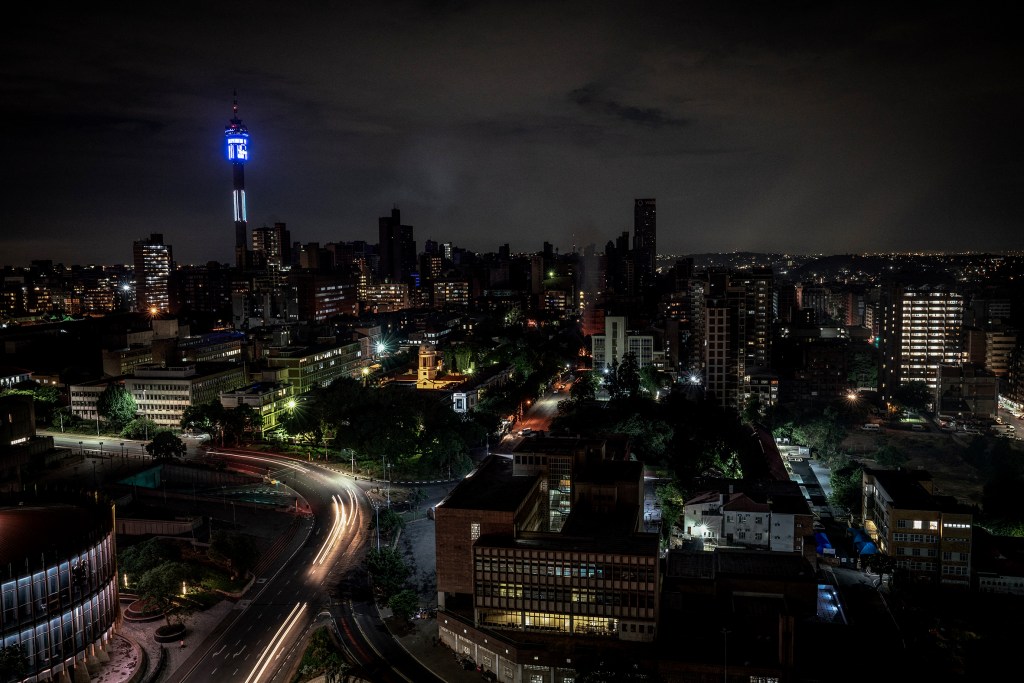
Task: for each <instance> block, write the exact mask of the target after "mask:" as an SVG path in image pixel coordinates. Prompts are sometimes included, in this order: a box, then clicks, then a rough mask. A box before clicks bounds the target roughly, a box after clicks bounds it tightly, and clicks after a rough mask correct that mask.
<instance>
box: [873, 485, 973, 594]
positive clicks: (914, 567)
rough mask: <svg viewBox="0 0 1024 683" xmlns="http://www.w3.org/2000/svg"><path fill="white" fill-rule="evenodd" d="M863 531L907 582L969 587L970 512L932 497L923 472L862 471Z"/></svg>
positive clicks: (950, 500) (950, 499)
mask: <svg viewBox="0 0 1024 683" xmlns="http://www.w3.org/2000/svg"><path fill="white" fill-rule="evenodd" d="M862 482H863V494H864V497H863V501H864V502H863V509H862V516H863V519H864V529H865V531H866V532H867V533H868V535H869V536H870V537H871V540H872V541H874V543H875V545H876V546H877V547H878V549H879V550H880V551H881V552H883V553H885V554H886V555H889V556H891V557H892V558H894V559H895V561H896V566H897V567H898V568H900V569H904V570H906V571H907V572H908V575H909V578H910V580H911V582H923V583H932V584H942V585H947V586H955V587H959V588H968V587H970V585H971V563H972V558H971V538H972V529H973V525H974V517H973V512H972V508H971V507H970V506H968V505H964V504H961V503H959V502H957V500H956V499H955V498H953V497H952V496H938V495H935V489H934V486H933V484H932V479H931V475H930V474H929V473H928V472H927V471H925V470H903V469H900V470H875V469H871V468H864V474H863V479H862Z"/></svg>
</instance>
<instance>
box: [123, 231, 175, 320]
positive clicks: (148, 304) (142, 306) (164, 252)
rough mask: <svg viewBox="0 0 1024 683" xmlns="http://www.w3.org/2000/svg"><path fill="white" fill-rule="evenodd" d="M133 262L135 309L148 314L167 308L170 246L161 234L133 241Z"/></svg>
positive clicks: (170, 265)
mask: <svg viewBox="0 0 1024 683" xmlns="http://www.w3.org/2000/svg"><path fill="white" fill-rule="evenodd" d="M132 256H133V257H134V262H135V298H136V301H137V306H138V310H140V311H146V312H149V313H150V314H156V313H166V312H168V311H169V310H170V303H171V297H170V287H169V280H170V277H171V269H172V262H173V259H172V257H171V245H169V244H164V236H163V235H162V234H160V233H153V234H151V235H150V236H149V239H141V240H136V241H135V242H133V243H132Z"/></svg>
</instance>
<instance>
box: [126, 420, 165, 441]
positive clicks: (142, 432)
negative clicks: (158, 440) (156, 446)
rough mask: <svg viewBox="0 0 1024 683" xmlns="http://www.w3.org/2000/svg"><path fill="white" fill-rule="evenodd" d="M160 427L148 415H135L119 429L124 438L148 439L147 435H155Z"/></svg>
mask: <svg viewBox="0 0 1024 683" xmlns="http://www.w3.org/2000/svg"><path fill="white" fill-rule="evenodd" d="M159 429H160V427H159V426H158V425H157V423H156V422H154V421H153V420H151V419H149V418H148V417H136V418H135V419H134V420H132V421H131V422H129V423H128V424H126V425H125V426H124V428H123V429H122V430H121V437H122V438H125V439H148V438H149V435H150V434H152V435H153V436H156V433H157V431H158V430H159Z"/></svg>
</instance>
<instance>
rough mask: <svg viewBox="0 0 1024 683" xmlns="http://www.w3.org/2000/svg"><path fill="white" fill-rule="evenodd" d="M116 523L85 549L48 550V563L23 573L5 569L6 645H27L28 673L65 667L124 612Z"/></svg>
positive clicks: (1, 618) (0, 603) (1, 631)
mask: <svg viewBox="0 0 1024 683" xmlns="http://www.w3.org/2000/svg"><path fill="white" fill-rule="evenodd" d="M112 527H113V520H111V524H110V527H109V528H108V530H107V534H106V536H104V537H103V538H102V540H100V541H99V542H97V543H94V544H93V545H91V546H90V547H88V548H86V549H85V550H83V551H82V552H80V553H76V554H73V555H71V556H69V557H58V558H53V557H50V556H49V554H47V555H48V557H47V560H48V561H47V562H46V563H45V566H41V567H40V568H39V569H38V570H36V571H29V572H26V573H25V574H23V575H21V576H18V575H17V574H14V573H13V572H12V571H11V568H10V567H8V571H7V572H4V573H5V574H7V576H5V577H4V578H3V579H2V580H0V645H2V646H3V647H21V648H23V651H24V653H25V656H26V658H27V659H28V669H27V671H26V675H33V674H41V673H43V672H47V671H60V670H63V669H64V668H65V667H68V666H70V665H71V663H72V662H73V661H74V659H75V658H76V657H77V656H79V655H81V654H82V653H83V652H84V650H85V648H86V647H87V646H89V645H92V644H93V643H96V642H98V641H102V640H105V639H106V638H107V637H109V635H110V630H111V628H112V626H113V624H114V622H115V621H116V619H117V615H118V597H117V575H116V564H115V557H114V552H115V551H114V537H113V533H112ZM38 559H39V558H38V556H37V557H36V561H37V563H38ZM22 566H24V565H22Z"/></svg>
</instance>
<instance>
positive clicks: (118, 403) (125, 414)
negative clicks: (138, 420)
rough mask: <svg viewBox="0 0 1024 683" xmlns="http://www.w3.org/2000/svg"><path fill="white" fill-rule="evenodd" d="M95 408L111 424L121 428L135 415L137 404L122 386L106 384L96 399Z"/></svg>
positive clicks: (137, 408)
mask: <svg viewBox="0 0 1024 683" xmlns="http://www.w3.org/2000/svg"><path fill="white" fill-rule="evenodd" d="M96 409H97V410H98V411H99V414H100V415H101V416H102V417H103V418H104V419H106V420H107V421H108V422H110V424H111V425H113V426H114V427H115V428H116V429H121V428H122V427H124V426H125V425H126V424H128V423H129V422H131V420H132V419H133V418H134V417H135V413H137V412H138V411H139V404H138V403H136V402H135V399H134V398H133V397H132V395H131V393H129V391H128V390H127V389H125V388H124V387H123V386H121V385H119V384H108V385H107V388H106V389H104V390H103V392H102V393H101V394H100V395H99V397H98V398H97V399H96Z"/></svg>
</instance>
